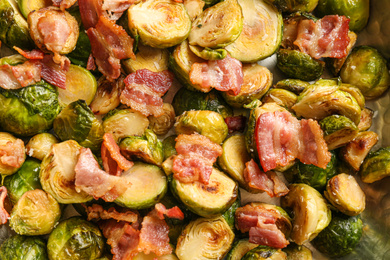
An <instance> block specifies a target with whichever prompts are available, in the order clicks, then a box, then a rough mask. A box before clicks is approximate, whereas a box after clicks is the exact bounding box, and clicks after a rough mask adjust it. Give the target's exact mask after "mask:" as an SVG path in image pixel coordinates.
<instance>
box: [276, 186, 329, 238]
mask: <svg viewBox="0 0 390 260" xmlns="http://www.w3.org/2000/svg"><path fill="white" fill-rule="evenodd" d="M288 188H289V190H290V192H289V193H288V194H287V195H286V196H285V197H283V198H282V199H281V205H282V207H283V208H292V210H293V211H294V218H293V229H292V232H291V236H290V238H291V240H292V241H293V242H295V243H296V244H298V245H302V244H303V243H304V242H306V241H310V240H312V239H313V238H315V237H316V236H317V234H318V233H319V232H321V231H322V230H323V229H324V228H325V227H327V226H328V224H329V222H330V219H331V211H330V209H329V208H328V206H327V204H326V201H325V199H324V198H323V197H322V196H321V194H320V193H319V192H318V191H317V190H315V189H314V188H312V187H310V186H309V185H306V184H291V185H290V186H289V187H288Z"/></svg>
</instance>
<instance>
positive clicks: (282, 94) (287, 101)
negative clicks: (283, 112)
mask: <svg viewBox="0 0 390 260" xmlns="http://www.w3.org/2000/svg"><path fill="white" fill-rule="evenodd" d="M297 100H298V96H297V95H295V94H294V93H293V92H291V91H289V90H285V89H280V88H279V89H278V88H272V89H270V90H269V91H268V92H267V94H265V95H264V97H263V98H262V99H261V101H262V102H263V103H268V102H275V103H276V104H278V105H279V106H282V107H285V108H287V109H291V107H292V106H293V105H295V103H296V102H297Z"/></svg>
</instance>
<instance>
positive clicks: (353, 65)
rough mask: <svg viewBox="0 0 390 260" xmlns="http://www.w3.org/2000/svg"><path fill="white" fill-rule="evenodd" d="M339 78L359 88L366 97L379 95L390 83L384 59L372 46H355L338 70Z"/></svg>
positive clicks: (371, 97) (370, 97)
mask: <svg viewBox="0 0 390 260" xmlns="http://www.w3.org/2000/svg"><path fill="white" fill-rule="evenodd" d="M340 77H341V80H342V81H343V82H345V83H349V84H352V85H354V86H355V87H357V88H359V89H360V91H361V92H362V93H363V95H364V96H365V97H366V98H367V99H373V98H376V97H379V96H380V95H382V94H383V92H385V91H386V89H387V88H388V87H389V85H390V75H389V70H388V69H387V66H386V60H385V58H383V56H382V55H381V54H380V53H379V52H378V51H377V50H376V49H374V48H372V47H369V46H358V47H355V48H354V49H353V50H352V52H351V54H350V55H349V56H348V58H347V60H346V61H345V63H344V65H343V67H342V68H341V71H340Z"/></svg>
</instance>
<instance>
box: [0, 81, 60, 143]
mask: <svg viewBox="0 0 390 260" xmlns="http://www.w3.org/2000/svg"><path fill="white" fill-rule="evenodd" d="M59 112H60V106H59V104H58V92H57V90H56V88H55V87H53V86H52V85H50V84H48V83H46V82H44V81H40V82H38V83H35V84H33V85H30V86H28V87H24V88H21V89H15V90H5V89H2V88H0V126H1V128H2V129H4V130H6V131H8V132H12V133H14V134H16V135H21V136H32V135H35V134H37V133H39V132H43V131H45V130H48V129H50V128H51V126H52V123H53V121H54V119H55V118H56V116H57V115H58V113H59Z"/></svg>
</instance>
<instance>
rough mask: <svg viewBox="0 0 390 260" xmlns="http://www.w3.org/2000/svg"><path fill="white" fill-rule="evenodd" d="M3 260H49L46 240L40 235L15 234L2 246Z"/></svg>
mask: <svg viewBox="0 0 390 260" xmlns="http://www.w3.org/2000/svg"><path fill="white" fill-rule="evenodd" d="M0 259H1V260H48V259H49V258H48V256H47V252H46V242H45V241H44V240H43V239H42V238H40V237H28V236H21V235H18V234H16V235H14V236H12V237H10V238H8V239H7V240H6V241H4V242H3V244H2V245H1V247H0Z"/></svg>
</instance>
